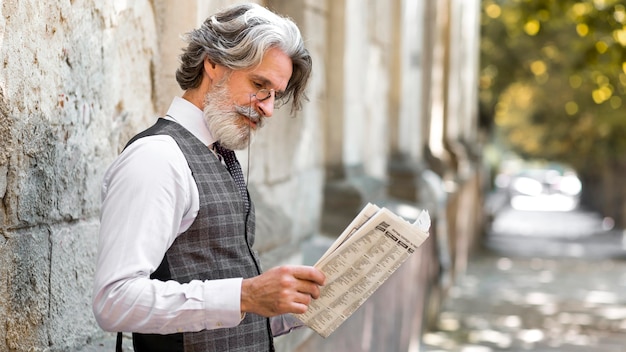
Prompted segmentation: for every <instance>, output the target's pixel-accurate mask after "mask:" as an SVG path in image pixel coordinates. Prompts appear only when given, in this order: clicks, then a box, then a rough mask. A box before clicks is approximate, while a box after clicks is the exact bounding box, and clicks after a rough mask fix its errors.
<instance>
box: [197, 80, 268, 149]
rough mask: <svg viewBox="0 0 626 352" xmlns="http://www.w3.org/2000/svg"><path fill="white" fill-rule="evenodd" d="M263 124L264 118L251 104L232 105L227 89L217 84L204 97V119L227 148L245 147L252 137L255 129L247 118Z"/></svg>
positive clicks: (214, 135)
mask: <svg viewBox="0 0 626 352" xmlns="http://www.w3.org/2000/svg"><path fill="white" fill-rule="evenodd" d="M245 119H250V120H251V121H253V122H255V123H256V129H259V128H261V127H262V126H263V122H264V118H263V117H262V116H260V114H259V113H258V112H257V111H256V110H254V109H253V108H252V107H251V106H239V105H234V104H233V103H232V100H231V99H230V94H229V92H228V89H227V88H226V87H225V86H224V85H223V84H218V85H216V86H215V87H214V89H212V90H211V91H209V92H208V93H207V94H206V95H205V97H204V121H205V122H206V125H207V127H208V128H209V131H211V134H212V135H213V138H215V140H216V141H219V142H220V144H221V145H222V146H223V147H225V148H228V149H232V150H241V149H245V148H247V147H248V146H249V145H250V144H251V143H252V140H253V139H254V136H255V133H256V129H252V128H251V127H250V125H249V123H248V121H247V120H245Z"/></svg>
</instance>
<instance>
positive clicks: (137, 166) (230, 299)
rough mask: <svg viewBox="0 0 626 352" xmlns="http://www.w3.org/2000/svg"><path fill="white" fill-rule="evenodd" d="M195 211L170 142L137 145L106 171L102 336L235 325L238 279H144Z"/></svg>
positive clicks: (97, 309)
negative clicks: (183, 282)
mask: <svg viewBox="0 0 626 352" xmlns="http://www.w3.org/2000/svg"><path fill="white" fill-rule="evenodd" d="M197 211H198V189H197V186H196V184H195V181H194V180H193V176H192V175H191V171H190V169H189V167H188V165H187V161H186V159H185V157H184V155H183V154H182V152H181V151H180V149H179V148H178V145H177V144H176V142H175V141H174V140H173V139H172V138H171V137H169V136H150V137H144V138H141V139H139V140H137V141H136V142H134V143H133V144H131V145H130V146H129V147H128V148H126V149H125V150H124V152H123V153H122V154H121V155H120V156H119V157H118V158H117V159H116V160H115V161H114V162H113V163H112V165H111V166H110V167H109V169H108V170H107V172H106V173H105V177H104V180H103V183H102V209H101V218H100V238H99V244H98V259H97V264H96V272H95V277H94V294H93V307H92V308H93V312H94V315H95V317H96V320H97V322H98V324H99V325H100V326H101V327H102V328H103V329H104V330H107V331H126V332H140V333H158V334H169V333H176V332H183V331H200V330H205V329H215V328H222V327H232V326H236V325H238V324H239V323H240V322H241V313H240V312H241V310H240V300H241V299H240V297H241V281H242V279H241V278H235V279H224V280H210V281H199V280H194V281H191V282H189V283H185V284H180V283H178V282H175V281H167V282H163V281H159V280H152V279H150V274H151V273H153V272H154V271H155V270H156V269H157V268H158V266H159V264H160V263H161V261H162V259H163V257H164V255H165V252H166V251H167V249H168V248H169V247H170V245H171V244H172V243H173V242H174V240H175V239H176V237H177V236H178V235H179V234H180V233H182V232H184V231H185V230H186V229H187V228H188V227H189V225H190V224H191V223H192V222H193V219H195V216H196V215H197Z"/></svg>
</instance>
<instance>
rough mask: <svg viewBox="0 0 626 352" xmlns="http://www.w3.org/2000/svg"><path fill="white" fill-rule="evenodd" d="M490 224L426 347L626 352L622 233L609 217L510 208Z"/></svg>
mask: <svg viewBox="0 0 626 352" xmlns="http://www.w3.org/2000/svg"><path fill="white" fill-rule="evenodd" d="M492 229H493V230H492V231H491V232H490V233H489V234H488V235H487V236H486V239H485V248H484V249H482V250H480V251H479V252H478V253H475V254H474V256H473V257H472V259H471V260H470V264H469V267H468V270H467V272H466V273H465V274H464V275H461V276H459V277H458V278H457V279H456V280H455V283H454V285H453V287H452V288H451V289H450V291H449V295H448V298H447V299H446V300H445V301H444V303H443V309H442V312H441V314H440V316H439V318H438V321H437V324H436V325H437V326H435V327H433V328H431V329H430V330H429V331H426V332H425V334H424V336H423V341H422V343H423V345H422V347H421V351H428V352H435V351H437V352H439V351H447V352H491V351H538V352H544V351H545V352H547V351H550V352H553V351H565V352H579V351H589V352H623V351H626V260H625V259H624V258H626V256H625V255H624V254H625V253H626V252H625V251H624V232H623V231H621V230H615V229H611V222H610V219H602V218H600V217H599V216H597V215H596V214H594V213H590V212H585V211H582V210H576V211H573V212H521V211H515V210H513V209H510V208H507V209H504V210H502V211H501V212H500V213H499V214H498V215H497V217H496V218H495V220H494V223H493V227H492Z"/></svg>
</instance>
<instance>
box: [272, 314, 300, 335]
mask: <svg viewBox="0 0 626 352" xmlns="http://www.w3.org/2000/svg"><path fill="white" fill-rule="evenodd" d="M304 326H305V325H304V323H302V322H301V321H300V320H298V318H296V317H294V316H293V315H291V314H283V315H277V316H275V317H271V318H270V327H271V328H272V335H273V336H274V337H278V336H281V335H285V334H288V333H290V332H292V331H293V330H295V329H299V328H301V327H304Z"/></svg>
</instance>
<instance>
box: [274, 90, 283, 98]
mask: <svg viewBox="0 0 626 352" xmlns="http://www.w3.org/2000/svg"><path fill="white" fill-rule="evenodd" d="M284 97H285V92H276V91H274V98H275V99H276V100H279V99H282V98H284Z"/></svg>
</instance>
